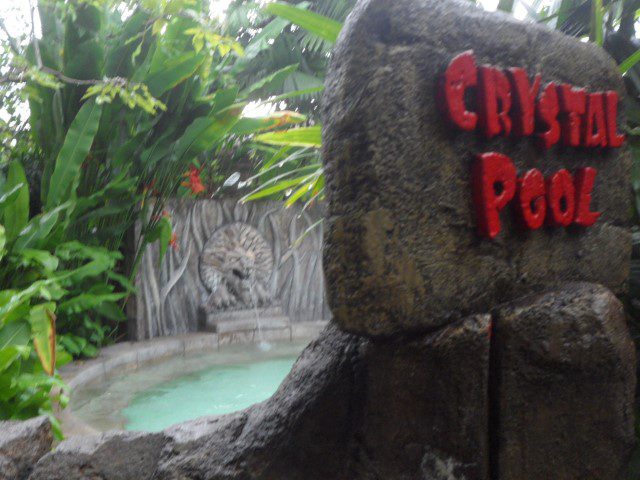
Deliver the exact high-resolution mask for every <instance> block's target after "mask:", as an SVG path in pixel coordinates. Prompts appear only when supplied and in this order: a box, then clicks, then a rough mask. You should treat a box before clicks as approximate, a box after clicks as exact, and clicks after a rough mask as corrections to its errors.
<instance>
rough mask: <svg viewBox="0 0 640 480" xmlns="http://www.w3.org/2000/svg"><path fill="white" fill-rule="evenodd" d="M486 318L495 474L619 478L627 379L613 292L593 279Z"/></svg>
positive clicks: (630, 437) (629, 436) (629, 345)
mask: <svg viewBox="0 0 640 480" xmlns="http://www.w3.org/2000/svg"><path fill="white" fill-rule="evenodd" d="M494 325H495V327H494V336H493V338H494V342H493V345H492V350H491V355H492V369H491V375H492V385H491V390H492V409H493V411H494V415H493V418H492V421H493V422H494V424H493V430H492V438H493V442H494V444H493V445H492V455H493V456H494V458H493V464H494V471H495V472H496V473H497V478H500V479H517V478H526V479H527V480H547V479H549V478H553V479H555V480H573V479H576V478H585V479H586V478H588V479H589V480H605V479H606V480H612V479H620V478H623V477H622V476H621V470H622V469H623V468H624V466H625V465H624V463H623V462H624V460H626V457H627V455H626V454H627V453H628V452H629V451H630V450H631V447H632V446H633V444H634V414H633V407H634V395H635V386H636V378H635V348H634V345H633V342H632V340H631V337H630V336H629V331H628V329H627V325H626V321H625V315H624V311H623V307H622V304H621V303H620V302H619V301H618V299H617V298H616V297H615V296H614V295H613V294H612V293H611V292H610V291H609V290H607V289H605V288H603V287H601V286H597V285H590V284H577V285H576V284H569V285H566V286H565V287H563V288H562V289H561V290H559V291H553V292H549V293H545V294H540V295H536V296H532V297H529V298H525V299H522V300H519V301H517V302H515V303H512V304H509V305H507V306H504V307H501V308H498V309H497V311H496V312H495V315H494Z"/></svg>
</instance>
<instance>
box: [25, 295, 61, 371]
mask: <svg viewBox="0 0 640 480" xmlns="http://www.w3.org/2000/svg"><path fill="white" fill-rule="evenodd" d="M55 308H56V305H55V303H43V304H40V305H37V306H35V307H33V308H32V309H31V311H30V312H29V323H30V324H31V336H32V338H33V346H34V347H35V349H36V353H37V354H38V358H39V359H40V363H41V364H42V368H43V369H44V371H45V372H46V373H47V374H48V375H53V371H54V369H55V367H56V316H55V315H54V313H53V312H54V311H55Z"/></svg>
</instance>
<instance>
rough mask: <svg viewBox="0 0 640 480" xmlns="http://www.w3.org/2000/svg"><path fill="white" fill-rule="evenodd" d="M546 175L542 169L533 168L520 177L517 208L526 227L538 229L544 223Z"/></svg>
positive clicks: (545, 213)
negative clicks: (541, 171) (544, 175)
mask: <svg viewBox="0 0 640 480" xmlns="http://www.w3.org/2000/svg"><path fill="white" fill-rule="evenodd" d="M545 192H546V189H545V185H544V177H543V176H542V173H540V170H538V169H535V168H533V169H531V170H529V171H527V172H526V173H525V174H524V175H523V176H522V178H519V179H518V197H517V203H516V209H517V211H518V212H519V214H520V221H521V223H522V225H523V226H524V227H525V228H528V229H530V230H536V229H538V228H540V227H541V226H542V225H543V224H544V219H545V216H546V215H547V211H546V210H547V200H546V199H545Z"/></svg>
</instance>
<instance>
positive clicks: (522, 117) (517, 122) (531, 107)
mask: <svg viewBox="0 0 640 480" xmlns="http://www.w3.org/2000/svg"><path fill="white" fill-rule="evenodd" d="M507 75H508V76H509V80H510V81H511V91H512V96H513V109H512V111H513V132H514V133H515V134H516V135H518V136H520V137H525V136H529V135H533V132H534V130H535V112H536V98H538V92H539V91H540V82H541V77H540V75H536V76H535V78H534V80H533V85H530V84H529V77H528V75H527V72H526V70H525V69H524V68H510V69H508V70H507Z"/></svg>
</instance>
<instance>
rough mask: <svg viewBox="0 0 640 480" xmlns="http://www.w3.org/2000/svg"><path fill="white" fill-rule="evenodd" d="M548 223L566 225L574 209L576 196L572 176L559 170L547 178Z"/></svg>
mask: <svg viewBox="0 0 640 480" xmlns="http://www.w3.org/2000/svg"><path fill="white" fill-rule="evenodd" d="M547 205H548V206H549V214H548V223H549V224H550V225H553V226H554V227H568V226H569V225H571V223H572V222H573V217H574V214H575V211H576V196H575V188H574V186H573V177H571V174H570V173H569V172H568V171H567V170H565V169H562V170H559V171H557V172H556V173H554V174H553V175H552V176H551V177H550V178H549V179H548V180H547Z"/></svg>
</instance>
